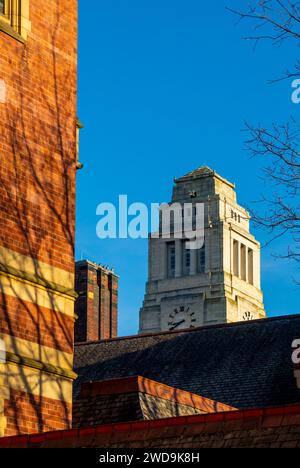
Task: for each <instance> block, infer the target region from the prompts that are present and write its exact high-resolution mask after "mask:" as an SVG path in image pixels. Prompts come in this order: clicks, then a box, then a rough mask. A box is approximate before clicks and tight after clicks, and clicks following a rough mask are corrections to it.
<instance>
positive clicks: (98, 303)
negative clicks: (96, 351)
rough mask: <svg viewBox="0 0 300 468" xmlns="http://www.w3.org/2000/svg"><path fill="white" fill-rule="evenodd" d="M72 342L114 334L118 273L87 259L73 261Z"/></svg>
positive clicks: (98, 338)
mask: <svg viewBox="0 0 300 468" xmlns="http://www.w3.org/2000/svg"><path fill="white" fill-rule="evenodd" d="M75 290H76V292H77V294H78V298H77V300H76V303H75V313H76V315H77V317H78V318H77V320H76V323H75V342H86V341H96V340H107V339H110V338H116V337H117V336H118V277H117V275H116V274H115V273H114V272H113V271H112V270H108V269H107V268H104V267H102V266H100V265H97V264H95V263H93V262H89V261H86V260H84V261H80V262H76V266H75Z"/></svg>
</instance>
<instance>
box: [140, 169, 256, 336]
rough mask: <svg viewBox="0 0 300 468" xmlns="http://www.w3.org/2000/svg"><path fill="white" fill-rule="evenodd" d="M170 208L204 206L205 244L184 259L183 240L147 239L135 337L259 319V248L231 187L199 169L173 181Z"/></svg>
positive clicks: (206, 170) (220, 178)
mask: <svg viewBox="0 0 300 468" xmlns="http://www.w3.org/2000/svg"><path fill="white" fill-rule="evenodd" d="M172 203H180V204H181V205H183V204H184V203H193V204H196V203H203V204H204V205H205V244H204V247H203V248H202V249H201V250H198V251H197V250H190V253H188V254H186V250H185V241H184V240H183V239H175V238H171V239H165V238H163V237H162V236H161V235H160V236H159V237H158V238H152V237H151V236H150V238H149V279H148V283H147V285H146V295H145V299H144V303H143V307H142V309H141V311H140V333H155V332H159V331H167V330H179V329H185V328H193V327H197V326H203V325H211V324H217V323H225V322H238V321H242V320H254V319H260V318H264V317H265V310H264V304H263V295H262V291H261V288H260V244H259V243H258V242H257V241H256V240H255V238H254V237H253V236H252V235H251V234H250V231H249V224H250V217H249V213H248V212H247V211H246V210H245V209H244V208H242V207H241V206H239V205H238V204H237V200H236V192H235V188H234V185H232V184H231V183H230V182H228V181H226V180H225V179H223V178H222V177H220V176H219V175H218V174H216V173H215V172H214V171H212V170H211V169H209V168H206V167H204V168H200V169H197V170H196V171H194V172H192V173H190V174H188V175H187V176H184V177H182V178H181V179H178V180H176V181H175V186H174V189H173V197H172Z"/></svg>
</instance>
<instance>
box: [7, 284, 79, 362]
mask: <svg viewBox="0 0 300 468" xmlns="http://www.w3.org/2000/svg"><path fill="white" fill-rule="evenodd" d="M1 307H2V309H3V310H5V315H4V314H1V315H0V333H5V334H8V335H13V336H14V337H15V338H20V339H23V340H27V341H31V342H33V343H36V342H38V343H40V344H41V345H43V346H47V347H49V348H55V349H57V350H59V351H64V352H66V353H72V352H73V328H74V320H73V318H71V317H68V316H67V315H63V314H61V313H60V312H56V311H53V310H50V309H46V308H44V307H41V306H37V305H36V304H33V303H31V302H26V301H22V300H20V299H19V298H15V297H11V296H7V295H3V294H1V292H0V310H1Z"/></svg>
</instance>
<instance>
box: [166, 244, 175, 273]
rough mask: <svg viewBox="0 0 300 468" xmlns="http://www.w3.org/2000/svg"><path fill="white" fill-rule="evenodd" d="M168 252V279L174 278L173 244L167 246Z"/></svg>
mask: <svg viewBox="0 0 300 468" xmlns="http://www.w3.org/2000/svg"><path fill="white" fill-rule="evenodd" d="M167 251H168V278H175V270H176V247H175V242H170V243H169V244H167Z"/></svg>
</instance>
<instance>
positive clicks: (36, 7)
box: [0, 0, 77, 272]
mask: <svg viewBox="0 0 300 468" xmlns="http://www.w3.org/2000/svg"><path fill="white" fill-rule="evenodd" d="M30 20H31V22H32V32H31V33H30V34H29V37H28V40H27V42H26V43H25V44H22V43H20V42H17V41H16V40H15V39H13V38H11V37H10V36H8V35H7V34H5V33H3V32H1V31H0V65H1V67H0V70H1V72H0V78H1V79H2V80H4V81H5V83H6V88H7V102H6V104H0V130H1V131H0V135H1V144H0V152H1V153H0V155H1V175H0V210H1V217H0V245H2V246H5V247H8V248H10V249H13V250H15V251H16V252H20V253H22V254H25V255H30V256H34V257H35V258H38V259H39V260H43V261H45V262H47V263H50V264H51V265H55V266H58V267H60V268H62V269H64V270H67V271H71V272H73V270H74V263H73V246H74V212H75V173H76V171H75V165H76V161H75V132H76V55H77V50H76V48H77V1H76V0H61V1H59V2H58V1H56V0H51V1H50V2H41V1H40V0H30Z"/></svg>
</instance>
